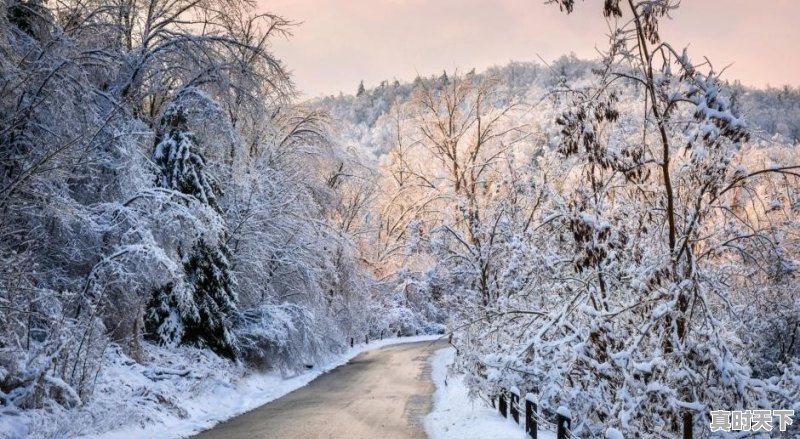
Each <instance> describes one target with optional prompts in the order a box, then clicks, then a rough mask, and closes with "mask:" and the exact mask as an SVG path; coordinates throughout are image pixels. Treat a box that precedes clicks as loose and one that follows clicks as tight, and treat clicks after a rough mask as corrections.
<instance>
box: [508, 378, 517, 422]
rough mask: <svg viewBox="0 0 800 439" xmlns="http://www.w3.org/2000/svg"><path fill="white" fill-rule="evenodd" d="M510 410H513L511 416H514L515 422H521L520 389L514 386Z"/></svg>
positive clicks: (510, 398)
mask: <svg viewBox="0 0 800 439" xmlns="http://www.w3.org/2000/svg"><path fill="white" fill-rule="evenodd" d="M509 400H510V402H509V404H508V406H509V411H510V412H511V417H512V418H514V422H516V423H517V424H519V389H517V388H516V387H513V388H512V389H511V394H510V395H509Z"/></svg>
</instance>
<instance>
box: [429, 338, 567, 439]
mask: <svg viewBox="0 0 800 439" xmlns="http://www.w3.org/2000/svg"><path fill="white" fill-rule="evenodd" d="M454 357H455V349H454V348H446V349H442V350H440V351H438V352H436V353H435V354H434V356H433V358H432V360H431V361H432V364H433V368H432V372H431V375H432V377H433V382H434V383H435V384H436V393H435V394H434V397H433V411H431V413H430V414H429V415H428V416H427V417H426V418H425V431H426V432H427V433H428V436H429V437H430V438H431V439H454V438H459V439H526V435H525V429H524V428H523V427H522V426H519V425H516V424H515V423H514V420H513V419H511V418H509V419H505V418H503V417H502V416H500V415H499V414H498V413H497V412H496V411H495V410H494V409H492V408H491V407H489V406H487V405H486V404H484V402H483V401H480V400H472V399H470V398H469V396H468V390H467V387H466V385H465V384H464V379H463V376H460V375H458V376H448V374H447V366H448V365H450V364H451V363H452V362H453V358H454ZM539 438H540V439H555V435H554V434H553V433H552V432H550V431H543V430H540V431H539Z"/></svg>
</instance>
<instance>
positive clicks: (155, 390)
mask: <svg viewBox="0 0 800 439" xmlns="http://www.w3.org/2000/svg"><path fill="white" fill-rule="evenodd" d="M439 337H440V336H437V335H429V336H417V337H403V338H390V339H384V340H382V341H373V342H370V343H369V344H366V345H365V344H360V345H357V346H355V347H353V348H352V349H349V350H348V351H346V352H344V353H343V354H340V355H336V356H332V357H330V358H328V360H327V361H325V364H323V365H315V367H314V368H313V369H310V370H308V371H307V372H303V373H300V374H298V375H295V376H290V377H285V376H282V375H281V374H280V373H279V372H270V373H264V374H253V373H250V374H246V373H244V371H243V370H242V369H241V368H240V367H238V366H232V365H231V363H230V362H227V361H224V360H221V359H220V358H219V357H217V356H215V355H213V354H209V353H208V351H203V350H199V349H183V350H178V351H177V352H175V353H174V356H172V357H169V356H166V357H164V356H162V357H160V358H159V361H158V365H153V364H151V365H148V366H143V365H140V364H137V363H135V362H133V361H132V360H130V359H127V357H124V356H117V357H115V358H119V359H120V360H119V361H116V362H114V363H112V364H111V365H109V366H107V367H106V368H105V369H104V370H103V371H102V372H101V373H100V375H99V376H98V379H97V387H96V390H95V395H94V398H93V399H92V400H91V402H89V403H88V404H86V405H85V406H84V407H81V408H76V409H73V410H64V409H58V410H57V411H45V410H37V411H27V412H22V413H17V414H15V415H10V414H8V416H7V413H1V414H0V438H3V439H6V438H9V439H18V438H26V437H36V438H39V437H58V438H62V437H82V438H87V439H88V438H93V439H101V438H102V439H117V438H119V439H123V438H124V439H136V438H148V439H149V438H159V439H162V438H163V439H169V438H180V437H186V436H189V435H192V434H194V433H197V432H200V431H203V430H206V429H208V428H211V427H213V426H214V425H216V424H218V423H220V422H222V421H224V420H226V419H229V418H232V417H234V416H237V415H240V414H242V413H245V412H247V411H249V410H252V409H254V408H256V407H258V406H260V405H263V404H266V403H268V402H270V401H272V400H274V399H277V398H280V397H281V396H283V395H285V394H287V393H289V392H291V391H293V390H295V389H298V388H300V387H303V386H305V385H306V384H308V383H309V382H311V381H312V380H313V379H314V378H316V377H318V376H320V375H322V374H323V373H325V372H328V371H330V370H332V369H334V368H336V367H338V366H341V365H342V364H345V363H347V362H348V361H349V360H350V359H352V358H353V357H355V356H356V355H358V354H360V353H362V352H365V351H369V350H373V349H377V348H380V347H383V346H387V345H392V344H398V343H411V342H416V341H430V340H435V339H437V338H439ZM159 354H161V355H164V352H159Z"/></svg>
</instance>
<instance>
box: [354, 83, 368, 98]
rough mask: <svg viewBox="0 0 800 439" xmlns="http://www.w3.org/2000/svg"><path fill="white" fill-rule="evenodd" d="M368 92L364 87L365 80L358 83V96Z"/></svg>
mask: <svg viewBox="0 0 800 439" xmlns="http://www.w3.org/2000/svg"><path fill="white" fill-rule="evenodd" d="M365 92H366V89H364V81H361V82H359V83H358V91H357V92H356V96H358V97H360V96H362V95H363V94H364V93H365Z"/></svg>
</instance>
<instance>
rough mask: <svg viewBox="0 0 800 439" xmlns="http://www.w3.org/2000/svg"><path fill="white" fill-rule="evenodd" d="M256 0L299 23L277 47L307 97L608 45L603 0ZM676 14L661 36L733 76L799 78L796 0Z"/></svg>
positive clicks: (711, 3) (698, 4) (688, 8)
mask: <svg viewBox="0 0 800 439" xmlns="http://www.w3.org/2000/svg"><path fill="white" fill-rule="evenodd" d="M259 1H260V2H261V5H260V7H261V8H262V9H263V10H269V11H270V12H273V13H277V14H280V15H283V16H284V17H286V18H288V19H291V20H294V21H298V22H302V24H300V25H299V26H298V27H297V28H295V29H294V37H292V38H291V39H290V40H289V41H278V42H276V43H275V51H276V53H277V55H278V56H279V57H280V58H281V59H283V60H284V61H285V62H286V64H287V65H288V66H289V68H290V69H291V70H292V71H293V74H294V79H295V81H296V83H297V85H298V88H299V89H300V91H302V92H304V93H305V94H306V95H307V96H317V95H320V94H338V92H339V91H340V90H341V91H344V92H345V93H353V92H355V90H356V87H357V86H358V82H359V81H360V80H362V79H363V80H364V83H365V84H366V85H367V86H375V85H377V84H378V83H379V82H380V81H382V80H384V79H389V80H391V79H393V78H397V79H400V80H411V79H413V78H414V77H415V76H416V74H417V72H419V73H420V74H423V75H427V74H432V73H437V74H438V73H440V72H441V71H442V70H443V69H447V70H448V71H452V70H453V69H455V68H458V69H459V70H461V71H466V70H469V69H471V68H473V67H475V68H477V69H478V70H482V69H484V68H486V67H488V66H491V65H497V64H505V63H507V62H508V61H509V60H517V61H534V60H537V55H538V56H541V57H542V58H543V59H545V60H547V61H551V60H553V59H555V58H557V57H558V56H560V55H561V54H566V53H569V52H574V53H575V54H576V55H578V56H580V57H585V58H591V57H595V54H596V52H595V47H601V48H602V47H605V43H606V38H605V35H606V33H607V26H606V23H605V21H604V19H603V16H602V13H601V9H602V2H601V1H600V0H586V1H585V2H580V1H579V2H578V4H577V5H576V11H575V13H574V14H572V15H569V16H567V15H565V14H562V13H560V12H559V10H558V7H557V6H555V5H545V4H544V0H270V1H267V0H259ZM673 18H674V20H672V21H671V22H666V23H665V24H664V26H663V28H662V32H661V35H662V37H663V38H664V39H665V40H667V41H670V42H672V43H673V45H675V46H678V47H682V46H684V45H687V44H690V48H689V54H690V56H691V57H692V58H694V59H701V57H702V56H703V55H705V56H707V57H708V58H709V59H710V60H711V61H712V62H713V63H714V65H715V66H716V67H718V68H720V67H723V66H725V65H727V64H731V63H733V65H732V66H731V67H730V68H729V69H728V71H727V73H726V77H727V78H728V79H739V80H741V81H742V82H743V83H745V84H748V85H757V86H766V85H767V84H771V85H774V86H777V85H783V84H792V85H795V86H797V85H800V75H799V74H800V48H798V47H797V46H798V45H800V24H799V23H798V20H800V0H764V1H755V0H683V4H682V5H681V7H680V9H678V11H676V13H675V14H674V16H673Z"/></svg>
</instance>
